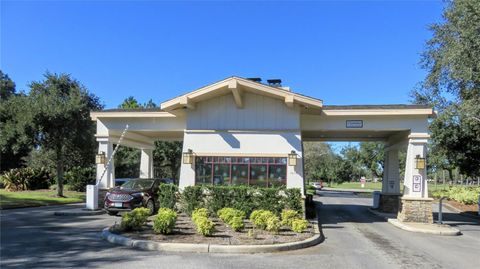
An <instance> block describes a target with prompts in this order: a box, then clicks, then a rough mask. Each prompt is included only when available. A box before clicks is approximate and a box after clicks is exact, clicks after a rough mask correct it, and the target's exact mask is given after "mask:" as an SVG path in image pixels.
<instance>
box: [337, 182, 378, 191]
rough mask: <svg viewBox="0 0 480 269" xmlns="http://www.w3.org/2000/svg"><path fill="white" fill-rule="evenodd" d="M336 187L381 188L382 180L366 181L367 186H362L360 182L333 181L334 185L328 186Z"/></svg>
mask: <svg viewBox="0 0 480 269" xmlns="http://www.w3.org/2000/svg"><path fill="white" fill-rule="evenodd" d="M328 187H330V188H335V189H367V190H381V189H382V182H366V183H365V188H362V184H360V182H343V183H340V184H337V183H333V184H332V186H328Z"/></svg>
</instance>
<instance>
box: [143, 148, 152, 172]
mask: <svg viewBox="0 0 480 269" xmlns="http://www.w3.org/2000/svg"><path fill="white" fill-rule="evenodd" d="M140 177H141V178H153V150H152V149H142V154H141V156H140Z"/></svg>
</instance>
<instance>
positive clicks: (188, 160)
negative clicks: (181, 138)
mask: <svg viewBox="0 0 480 269" xmlns="http://www.w3.org/2000/svg"><path fill="white" fill-rule="evenodd" d="M183 163H184V164H192V163H193V151H192V150H191V149H188V151H187V152H184V153H183Z"/></svg>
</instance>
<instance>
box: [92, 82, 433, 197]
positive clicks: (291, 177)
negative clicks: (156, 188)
mask: <svg viewBox="0 0 480 269" xmlns="http://www.w3.org/2000/svg"><path fill="white" fill-rule="evenodd" d="M434 115H435V114H434V111H433V110H432V108H431V107H427V106H421V105H364V106H362V105H353V106H333V105H324V104H323V101H322V100H321V99H318V98H313V97H309V96H305V95H302V94H299V93H295V92H292V91H291V90H290V88H288V87H280V86H278V85H266V84H262V83H259V82H256V81H252V80H248V79H245V78H240V77H229V78H226V79H224V80H221V81H218V82H215V83H213V84H210V85H207V86H205V87H202V88H200V89H197V90H194V91H192V92H189V93H186V94H184V95H181V96H178V97H176V98H173V99H171V100H168V101H165V102H163V103H161V105H160V108H154V109H130V110H128V109H127V110H125V109H107V110H103V111H97V112H92V113H91V118H92V120H94V121H96V122H97V134H96V137H97V141H98V142H99V152H105V154H106V155H107V156H110V155H111V154H112V149H113V147H112V145H113V144H114V143H117V141H118V139H119V137H120V135H121V133H122V132H123V130H124V129H125V127H126V125H128V126H129V128H128V131H127V132H126V135H125V136H124V140H123V143H122V144H123V145H124V146H128V147H133V148H138V149H141V150H142V159H141V161H142V164H141V169H140V173H141V174H140V176H144V177H150V176H152V175H153V166H152V152H151V151H152V149H153V148H154V142H155V141H156V140H179V141H183V151H184V152H186V151H189V152H193V154H194V155H195V156H197V157H198V160H199V161H201V160H207V161H206V163H204V164H202V165H203V166H197V165H196V164H195V162H193V163H192V164H190V163H183V164H182V167H181V171H180V179H179V181H180V187H184V186H188V185H194V184H199V182H200V181H199V173H203V174H202V184H203V183H204V182H211V184H216V182H224V183H225V184H233V182H236V179H235V178H234V177H237V176H238V175H237V174H235V173H234V172H232V171H233V170H232V169H237V168H238V169H246V170H245V171H243V174H245V173H252V171H253V170H255V169H257V168H258V167H256V166H252V171H251V168H250V166H251V165H257V164H251V163H250V162H251V160H250V159H249V158H250V157H252V158H260V159H259V161H261V162H263V161H266V162H267V163H268V165H267V166H265V170H266V174H263V173H264V172H263V170H262V169H263V168H262V169H260V168H261V167H260V168H259V169H260V170H258V171H259V172H258V173H260V176H259V174H258V173H257V174H255V175H253V174H246V175H244V176H243V177H244V178H243V179H242V180H243V181H242V182H247V183H248V184H250V183H251V182H253V181H250V179H252V180H253V179H255V182H260V183H259V184H263V181H262V180H263V179H262V178H263V177H265V178H266V181H265V182H267V183H266V184H267V185H268V184H269V183H268V182H273V178H270V177H273V176H275V177H278V178H276V179H275V180H277V181H276V182H286V185H287V187H299V188H302V189H303V187H304V179H303V157H302V156H303V152H302V151H303V147H302V142H303V141H382V142H384V143H385V150H386V152H388V154H386V156H387V159H386V169H385V178H384V182H389V183H388V185H387V184H384V185H385V186H384V190H383V192H384V193H398V192H399V190H400V188H399V174H398V156H397V155H398V154H397V153H398V149H399V148H400V147H407V146H408V153H407V162H406V165H407V167H406V175H405V182H406V183H405V184H406V185H405V188H404V189H405V190H406V192H407V193H408V195H409V196H414V197H427V196H428V193H427V190H426V184H424V185H422V187H421V188H420V189H419V188H418V186H417V185H415V186H414V185H412V184H414V183H413V181H412V178H413V176H418V175H420V176H421V177H422V180H426V173H425V171H424V170H419V169H416V168H415V167H414V162H415V158H425V156H426V147H425V145H426V143H427V139H428V138H429V135H428V119H429V117H433V116H434ZM292 152H294V154H295V156H297V158H298V160H299V161H298V162H297V163H296V164H295V165H294V166H290V165H288V166H285V167H283V166H282V167H280V166H278V167H275V168H278V169H280V170H279V171H285V173H283V172H282V173H277V174H275V173H271V174H268V173H269V172H268V171H270V170H272V169H273V167H274V166H272V168H271V169H270V168H269V167H270V166H271V165H278V164H277V163H274V164H271V163H270V161H269V158H270V159H271V160H273V161H274V160H276V159H273V158H280V159H278V160H284V159H283V158H286V157H287V156H288V155H289V154H291V153H292ZM240 157H242V158H246V159H245V160H243V161H246V162H249V166H248V169H247V168H246V167H243V166H241V165H240V164H238V165H237V164H234V163H233V164H232V162H230V160H231V159H235V160H237V159H238V158H240ZM225 158H227V159H228V160H229V161H228V162H224V163H217V159H218V160H221V161H225V160H227V159H225ZM262 158H264V159H262ZM243 161H242V162H243ZM274 162H275V161H274ZM258 165H260V164H258ZM217 166H218V169H219V170H218V171H220V170H222V171H226V172H225V173H223V174H221V175H220V174H216V172H215V171H217V170H216V169H217ZM237 166H238V167H237ZM199 167H200V168H201V169H203V170H202V171H200V170H198V169H200V168H199ZM228 167H230V168H228ZM97 168H98V170H100V171H101V170H102V169H103V168H104V167H103V165H101V164H100V165H99V166H98V167H97ZM107 169H109V172H108V173H107V178H106V179H105V182H103V181H102V183H101V184H100V185H102V184H103V187H110V186H112V184H113V178H114V169H113V166H112V167H107ZM205 169H207V170H208V169H212V171H211V172H208V171H207V172H208V173H207V172H206V171H204V170H205ZM228 169H230V170H228ZM255 171H256V170H255ZM272 171H273V170H272ZM227 172H228V173H227ZM100 174H101V173H99V175H100ZM209 177H211V181H210V178H209ZM416 178H418V177H416ZM98 180H100V178H98ZM102 180H104V179H102ZM222 184H223V183H222ZM415 184H417V183H415ZM407 185H408V186H407Z"/></svg>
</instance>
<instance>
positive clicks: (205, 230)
mask: <svg viewBox="0 0 480 269" xmlns="http://www.w3.org/2000/svg"><path fill="white" fill-rule="evenodd" d="M195 224H196V226H197V232H198V233H199V234H201V235H203V236H211V235H212V234H213V232H214V231H215V223H213V221H211V220H209V219H208V218H205V217H201V216H200V217H198V218H197V219H196V221H195Z"/></svg>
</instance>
